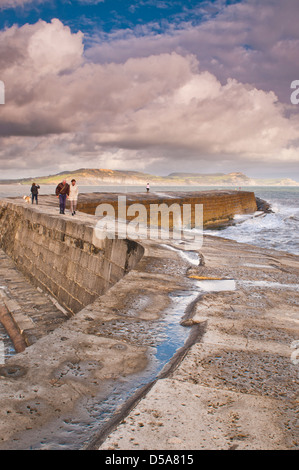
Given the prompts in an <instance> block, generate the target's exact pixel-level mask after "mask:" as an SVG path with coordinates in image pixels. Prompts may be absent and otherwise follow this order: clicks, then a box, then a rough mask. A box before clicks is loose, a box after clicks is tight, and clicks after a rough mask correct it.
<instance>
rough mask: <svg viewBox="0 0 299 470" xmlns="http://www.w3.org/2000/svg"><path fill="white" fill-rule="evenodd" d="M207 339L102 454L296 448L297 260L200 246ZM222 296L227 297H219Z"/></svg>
mask: <svg viewBox="0 0 299 470" xmlns="http://www.w3.org/2000/svg"><path fill="white" fill-rule="evenodd" d="M201 253H202V255H203V257H204V262H205V265H204V266H202V267H199V268H191V269H190V270H189V275H190V276H193V278H194V279H196V277H210V278H225V279H232V280H233V281H230V282H228V281H227V282H226V284H225V283H224V282H222V281H209V280H198V281H197V282H198V284H200V286H201V288H202V289H203V291H206V293H205V294H204V295H203V296H202V297H201V298H200V299H199V300H198V302H197V303H196V305H194V306H193V307H194V308H193V309H192V311H190V312H189V314H190V315H189V320H187V319H185V321H189V324H190V323H194V324H198V323H199V324H200V323H201V324H203V325H204V326H205V334H204V335H203V337H202V338H201V340H200V341H199V342H197V343H196V344H194V345H193V346H192V348H191V349H190V350H189V352H188V354H187V356H186V357H185V358H184V360H183V361H182V362H181V364H180V365H179V367H178V368H177V369H176V370H175V371H173V372H172V373H171V374H170V375H169V376H168V377H167V378H164V379H161V380H159V381H158V382H156V383H155V385H154V386H153V387H152V389H151V390H150V391H149V393H148V394H147V395H146V396H145V397H144V398H143V399H142V400H140V401H139V402H138V403H137V404H136V407H135V408H134V409H133V410H132V411H131V413H130V414H129V415H128V416H127V417H125V419H124V421H123V422H122V423H121V424H120V425H119V426H118V428H117V429H116V430H115V431H114V432H113V433H111V434H110V435H109V437H108V438H107V439H106V440H105V441H104V442H103V443H102V445H100V447H99V448H100V449H102V450H104V449H121V450H122V449H127V450H128V449H132V450H139V449H155V450H163V449H167V450H170V449H175V450H188V449H189V450H190V449H215V450H225V449H240V450H241V449H246V450H248V449H250V450H256V449H270V450H275V449H298V447H299V440H298V439H299V435H298V422H297V412H298V371H299V369H298V367H299V365H298V362H299V361H298V358H299V354H296V351H297V353H298V350H299V349H296V348H299V341H298V340H299V336H298V333H299V328H298V322H299V285H298V284H299V282H298V280H299V258H298V257H296V256H292V255H288V254H285V253H281V252H274V251H267V250H262V249H259V248H256V247H252V246H249V245H244V244H238V243H236V242H233V241H229V240H223V239H220V238H212V237H211V238H209V237H206V238H205V242H204V246H203V248H202V250H201ZM222 289H224V290H223V291H222Z"/></svg>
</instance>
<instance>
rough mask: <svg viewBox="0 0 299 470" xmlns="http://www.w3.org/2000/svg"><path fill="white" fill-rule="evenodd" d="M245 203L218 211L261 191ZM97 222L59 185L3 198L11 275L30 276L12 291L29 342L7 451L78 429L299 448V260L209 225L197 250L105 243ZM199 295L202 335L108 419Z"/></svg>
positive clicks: (87, 444) (192, 318) (112, 441)
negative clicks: (99, 415) (117, 394)
mask: <svg viewBox="0 0 299 470" xmlns="http://www.w3.org/2000/svg"><path fill="white" fill-rule="evenodd" d="M239 194H241V193H239ZM246 194H247V193H246ZM250 194H252V193H250ZM171 196H173V195H171ZM114 197H115V196H114ZM153 197H154V196H153ZM176 197H178V195H176ZM182 197H183V196H182ZM218 197H220V196H218ZM231 197H235V195H234V194H232V196H231ZM238 197H239V198H240V196H238ZM89 198H91V196H89ZM110 198H111V199H110V200H112V199H113V197H112V196H110ZM246 198H248V199H246ZM86 199H88V198H87V197H86ZM165 199H166V196H165V195H163V200H165ZM170 199H173V197H171V198H170ZM241 199H242V196H241ZM89 200H90V199H89ZM99 200H100V197H99V199H98V201H99ZM103 200H105V201H107V200H109V198H108V197H107V198H106V197H105V198H104V197H101V201H103ZM153 200H154V199H153ZM160 200H161V199H160ZM220 200H221V198H220V199H218V202H219V201H220ZM245 200H247V201H249V202H245ZM181 202H182V201H181ZM82 204H84V201H83V200H82ZM219 207H220V203H219ZM234 207H235V209H234V210H235V212H234V211H233V209H232V208H230V209H229V210H228V211H227V214H226V215H224V213H223V212H222V213H221V214H220V215H219V214H218V213H214V214H213V217H212V216H211V218H212V219H213V222H216V220H217V221H218V222H219V221H220V220H221V221H224V220H225V219H226V220H230V219H231V218H232V216H233V214H234V213H238V211H239V212H240V211H241V212H242V213H246V212H247V213H249V212H254V210H255V209H256V206H255V203H254V199H252V196H251V195H250V196H248V195H246V197H245V196H244V205H243V208H240V207H241V206H240V205H235V206H234ZM82 208H83V209H84V207H81V209H82ZM85 209H86V207H85ZM221 211H222V209H221ZM96 222H97V218H96V217H94V216H93V215H92V214H87V213H83V212H79V213H78V214H77V215H76V217H75V218H74V217H72V216H71V215H70V214H68V213H67V214H66V215H65V216H63V215H59V214H58V207H57V200H56V198H51V197H49V196H47V197H44V198H40V204H39V205H38V206H31V205H27V204H26V203H25V202H24V201H22V200H18V199H15V200H3V201H1V204H0V246H1V247H2V250H3V252H2V259H3V262H4V263H6V266H5V269H4V265H3V270H2V276H3V280H5V279H6V278H7V276H6V273H7V272H8V271H9V270H10V269H12V270H15V271H14V275H15V276H19V277H18V279H19V284H18V289H19V290H18V289H17V288H16V289H13V288H12V286H13V282H10V283H9V282H8V278H7V279H6V289H3V291H4V294H5V295H4V296H3V298H2V299H1V301H2V302H4V304H5V306H6V308H7V309H8V311H9V312H10V313H11V314H12V316H13V317H14V321H15V322H16V324H17V323H18V317H17V316H16V315H15V316H14V314H15V313H16V311H17V313H19V314H21V315H20V316H19V318H20V319H21V320H22V321H23V322H24V323H23V327H22V328H21V327H20V332H21V333H22V334H23V335H24V337H26V338H27V347H26V349H25V350H24V351H23V352H20V353H18V354H16V355H15V356H13V357H11V358H10V359H9V360H7V361H6V362H5V364H4V365H2V366H0V379H1V380H0V404H1V407H0V423H1V424H0V449H47V448H50V449H54V448H55V449H56V448H60V449H67V448H73V447H71V446H70V441H69V440H68V439H67V436H68V435H69V434H72V436H73V438H72V442H75V444H74V446H75V448H85V449H91V448H93V449H98V448H99V449H107V448H109V449H197V448H199V449H201V448H207V449H208V448H216V449H227V448H239V449H254V448H267V449H277V448H281V449H294V448H297V447H298V435H297V434H296V430H295V411H296V398H297V397H296V386H297V380H298V363H297V361H296V357H297V356H296V344H297V343H296V340H298V303H299V294H298V274H299V259H298V257H296V256H292V255H288V254H286V253H283V252H274V251H269V250H262V249H259V248H256V247H252V246H249V245H242V244H238V243H236V242H233V241H228V240H223V239H221V238H217V237H208V236H205V237H204V243H203V246H202V247H201V248H200V249H199V250H198V252H197V253H195V252H194V250H192V253H189V252H188V248H186V247H185V248H184V250H183V249H182V247H181V246H180V244H179V243H177V242H175V241H171V240H169V241H163V243H161V242H158V241H153V240H149V239H144V240H142V241H140V242H139V241H138V242H136V241H131V240H126V239H125V240H117V239H116V240H108V241H105V242H103V241H99V240H96V239H95V238H94V236H93V234H94V227H95V225H96ZM4 252H5V253H4ZM191 255H192V257H191ZM194 255H197V256H198V257H197V261H194V260H195V259H196V256H195V258H194ZM7 256H9V258H7ZM10 263H12V264H10ZM58 280H59V281H58ZM55 284H56V287H55ZM4 286H5V284H4ZM25 286H26V287H25ZM14 287H15V285H14ZM30 289H36V290H37V292H38V298H37V297H36V298H35V301H34V305H35V310H34V309H33V305H32V304H31V305H30V303H28V304H27V310H25V304H26V301H25V300H29V297H30V294H29V292H30ZM80 289H81V290H80ZM21 292H22V294H21ZM27 292H28V295H27ZM186 292H189V293H193V294H194V293H195V297H194V295H193V297H192V301H191V300H190V302H189V303H187V304H186V306H185V309H184V311H183V312H182V318H181V322H182V324H183V325H185V326H184V328H188V329H189V330H188V331H189V339H190V340H189V342H187V343H186V344H185V347H182V348H181V350H180V351H178V352H177V354H176V356H175V358H174V359H173V360H172V361H170V364H169V365H168V367H166V369H164V370H163V373H161V374H160V375H159V376H158V377H157V378H156V379H155V380H153V381H152V383H149V384H148V387H146V388H145V389H143V390H142V391H141V392H140V393H138V391H137V394H136V396H135V399H133V400H132V401H131V402H130V405H126V403H125V404H123V406H121V405H120V406H119V408H118V410H117V414H116V416H117V419H114V420H111V421H108V422H105V425H104V426H102V425H101V426H100V425H99V426H97V422H96V418H94V419H93V416H94V414H95V410H96V409H97V407H98V405H99V403H101V400H103V399H104V398H105V397H107V396H108V397H109V393H110V392H111V390H113V388H114V386H115V384H116V383H117V382H119V381H121V382H122V383H126V382H127V381H129V380H131V379H133V381H134V380H135V379H136V380H137V379H138V377H139V375H140V374H143V373H144V371H146V370H147V368H149V367H151V364H152V361H153V357H152V355H151V354H152V353H151V351H152V348H153V338H154V336H155V333H154V332H156V333H157V329H159V322H160V321H161V319H163V317H164V316H165V312H166V311H167V310H168V309H169V308H170V307H171V308H174V309H175V308H176V303H175V302H174V300H173V299H174V298H176V297H175V295H176V294H178V293H179V294H180V295H181V294H182V293H186ZM5 296H6V297H5ZM74 299H75V300H76V301H79V302H80V305H79V304H78V303H77V302H75V300H74ZM190 299H191V297H190ZM8 300H9V301H10V302H9V301H8ZM5 302H6V303H5ZM14 302H16V303H17V304H14ZM16 305H17V306H19V307H20V308H18V309H17V308H15V310H14V309H13V306H16ZM38 305H47V306H48V307H47V308H45V315H44V316H42V315H40V314H39V315H37V314H36V312H37V310H38V308H37V307H38ZM177 305H178V304H177ZM49 311H50V312H51V314H50V315H49V316H48V314H47V313H48V312H49ZM33 312H35V316H34V315H33ZM42 317H43V318H42ZM47 318H48V319H49V321H47ZM25 320H26V321H25ZM54 320H55V321H57V323H56V324H55V321H54ZM26 322H27V323H26ZM54 324H55V327H54ZM29 326H30V328H29ZM26 334H27V336H26ZM157 336H158V335H157ZM90 420H91V421H92V420H93V428H92V429H93V432H92V435H90V434H88V432H87V429H88V428H89V427H90V426H89V424H88V425H87V426H84V423H85V422H86V423H90ZM77 434H78V436H79V435H80V437H78V440H77V441H76V438H74V436H76V435H77ZM76 442H77V444H76ZM76 446H77V447H76Z"/></svg>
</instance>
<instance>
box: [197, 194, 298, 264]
mask: <svg viewBox="0 0 299 470" xmlns="http://www.w3.org/2000/svg"><path fill="white" fill-rule="evenodd" d="M269 202H270V203H271V201H269ZM296 202H297V203H298V201H295V200H294V199H292V201H288V200H283V201H279V200H274V201H272V203H271V208H272V211H273V213H269V214H268V213H267V214H264V213H262V214H261V213H255V214H252V215H247V216H242V215H241V216H240V215H238V216H236V217H235V218H234V223H233V224H232V225H230V226H228V227H226V228H224V229H222V230H221V231H217V232H215V231H209V230H206V233H209V234H213V235H217V236H221V237H223V238H227V239H231V240H236V241H238V242H240V243H249V244H251V245H256V246H260V247H263V248H270V249H275V250H281V251H286V252H289V253H293V254H296V255H299V237H298V234H299V207H298V205H297V206H295V204H296ZM290 203H291V205H290Z"/></svg>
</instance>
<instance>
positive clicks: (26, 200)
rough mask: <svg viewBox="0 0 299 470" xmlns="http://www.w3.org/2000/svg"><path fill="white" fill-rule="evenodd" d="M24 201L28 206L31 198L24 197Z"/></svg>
mask: <svg viewBox="0 0 299 470" xmlns="http://www.w3.org/2000/svg"><path fill="white" fill-rule="evenodd" d="M23 199H24V201H25V202H27V204H29V203H30V196H23Z"/></svg>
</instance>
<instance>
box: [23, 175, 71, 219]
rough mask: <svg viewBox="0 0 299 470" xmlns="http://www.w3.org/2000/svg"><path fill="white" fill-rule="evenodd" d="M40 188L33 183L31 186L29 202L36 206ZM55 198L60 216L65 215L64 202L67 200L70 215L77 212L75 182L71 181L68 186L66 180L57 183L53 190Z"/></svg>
mask: <svg viewBox="0 0 299 470" xmlns="http://www.w3.org/2000/svg"><path fill="white" fill-rule="evenodd" d="M39 189H40V186H39V185H38V184H35V183H33V184H32V186H31V201H32V204H33V203H34V201H35V202H36V204H38V190H39ZM55 194H56V196H57V197H58V198H59V209H60V214H65V208H66V201H67V199H68V200H69V201H70V209H71V213H72V215H75V214H76V210H77V203H78V194H79V190H78V186H77V184H76V180H75V179H72V181H71V184H68V183H67V182H66V180H63V181H62V182H61V183H59V184H58V185H57V187H56V190H55Z"/></svg>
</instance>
